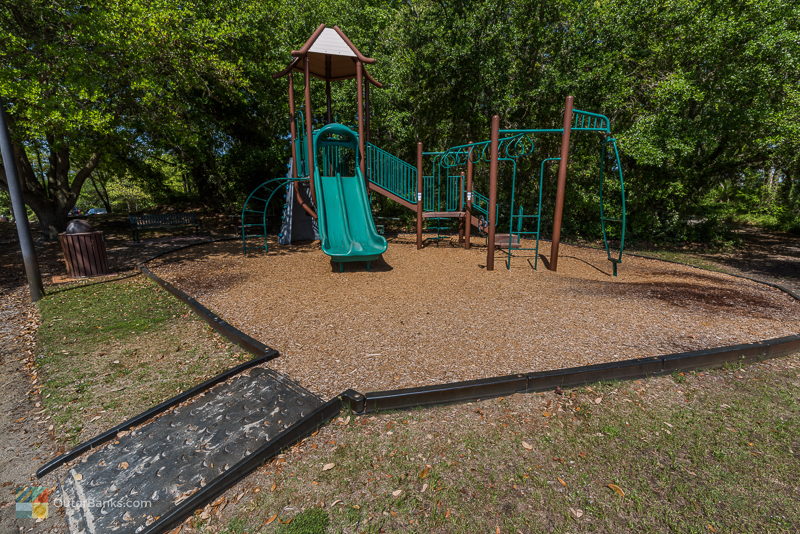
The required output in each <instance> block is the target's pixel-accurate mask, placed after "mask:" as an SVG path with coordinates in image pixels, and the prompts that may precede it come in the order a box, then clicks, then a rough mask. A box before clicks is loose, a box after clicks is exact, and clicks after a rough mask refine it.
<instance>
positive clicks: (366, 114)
mask: <svg viewBox="0 0 800 534" xmlns="http://www.w3.org/2000/svg"><path fill="white" fill-rule="evenodd" d="M369 86H370V83H369V80H367V83H365V84H364V130H365V134H366V139H364V140H365V141H366V142H367V143H369V138H370V137H371V129H370V122H371V119H370V116H371V115H372V113H371V111H370V108H369Z"/></svg>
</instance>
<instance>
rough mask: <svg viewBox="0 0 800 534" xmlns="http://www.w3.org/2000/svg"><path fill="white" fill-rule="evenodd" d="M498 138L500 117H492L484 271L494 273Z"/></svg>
mask: <svg viewBox="0 0 800 534" xmlns="http://www.w3.org/2000/svg"><path fill="white" fill-rule="evenodd" d="M499 138H500V116H499V115H495V116H493V117H492V135H491V141H490V143H491V145H490V146H491V151H490V155H491V160H490V161H489V228H488V229H487V230H488V232H489V236H488V238H487V249H488V250H487V251H486V270H487V271H494V230H495V226H496V224H497V220H496V219H497V157H498V151H499V150H498V140H499Z"/></svg>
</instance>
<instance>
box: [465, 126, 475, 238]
mask: <svg viewBox="0 0 800 534" xmlns="http://www.w3.org/2000/svg"><path fill="white" fill-rule="evenodd" d="M471 142H472V141H470V143H471ZM473 172H474V171H473V163H472V149H471V148H470V149H469V153H468V154H467V209H466V213H464V221H465V224H466V227H465V228H464V248H469V238H470V234H471V233H472V174H473Z"/></svg>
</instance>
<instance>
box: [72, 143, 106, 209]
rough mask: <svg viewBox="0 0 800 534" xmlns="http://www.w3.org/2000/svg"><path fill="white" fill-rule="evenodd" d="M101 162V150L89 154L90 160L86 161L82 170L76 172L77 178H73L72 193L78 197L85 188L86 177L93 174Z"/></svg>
mask: <svg viewBox="0 0 800 534" xmlns="http://www.w3.org/2000/svg"><path fill="white" fill-rule="evenodd" d="M99 163H100V153H99V152H92V155H91V156H89V161H87V162H86V165H84V166H83V168H82V169H81V170H79V171H78V172H77V174H75V179H74V180H72V186H71V190H72V194H73V195H75V197H76V198H77V197H78V195H79V194H80V192H81V189H82V188H83V183H84V182H85V181H86V179H87V178H88V177H89V176H90V175H91V174H92V171H94V170H95V169H96V168H97V165H98V164H99Z"/></svg>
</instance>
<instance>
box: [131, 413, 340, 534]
mask: <svg viewBox="0 0 800 534" xmlns="http://www.w3.org/2000/svg"><path fill="white" fill-rule="evenodd" d="M342 406H343V404H342V399H341V398H340V397H334V398H333V399H331V400H329V401H328V402H326V403H325V404H323V405H322V406H320V407H319V408H317V409H316V410H314V411H312V412H311V413H309V414H308V415H307V416H305V417H304V418H302V419H301V420H300V421H298V422H296V423H295V424H293V425H292V426H290V427H289V428H287V429H286V430H284V431H283V432H281V433H280V434H278V435H277V436H276V437H275V438H274V439H271V440H269V441H268V442H267V443H265V444H264V445H262V446H261V447H259V448H258V449H257V450H255V451H254V452H253V453H252V454H250V455H249V456H247V457H245V458H243V459H242V460H240V461H239V462H237V463H236V464H234V465H233V466H232V467H231V468H230V469H228V470H227V471H225V472H224V473H222V474H221V475H219V476H218V477H217V478H215V479H214V480H212V481H211V482H209V483H208V485H206V486H204V487H202V488H201V489H200V490H199V491H197V492H196V493H194V494H192V496H191V497H189V498H187V499H186V500H183V501H181V502H180V504H178V505H177V506H175V508H173V509H172V510H170V511H169V512H167V513H166V514H164V515H163V516H161V517H159V518H158V519H157V520H156V521H155V522H153V523H151V524H150V525H148V526H147V527H145V528H144V530H142V531H141V532H140V533H139V534H162V533H164V532H168V531H169V530H170V529H172V528H175V527H177V526H178V525H179V524H180V523H182V522H183V521H184V520H185V519H186V518H187V517H190V516H191V515H192V513H194V511H195V510H197V509H198V508H200V507H202V506H205V505H206V504H208V503H209V502H211V501H212V500H214V499H215V498H216V497H218V496H219V495H221V494H222V493H224V492H225V491H226V490H227V489H228V488H230V487H232V486H233V485H235V484H236V483H237V482H239V481H240V480H241V479H243V478H244V477H246V476H247V475H249V474H250V473H252V472H253V471H254V470H256V469H257V468H258V467H259V466H261V465H262V464H263V463H264V462H266V461H267V460H269V459H270V458H272V457H274V456H276V455H277V454H278V453H280V452H281V451H282V450H284V449H286V448H288V447H290V446H291V445H293V444H295V443H297V442H298V441H300V440H301V439H303V438H305V437H308V436H309V435H311V434H312V433H314V431H315V430H317V429H318V428H319V427H321V426H322V425H324V424H325V423H327V422H328V421H330V420H331V419H333V418H334V417H336V415H337V414H338V413H339V412H340V411H341V409H342Z"/></svg>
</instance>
